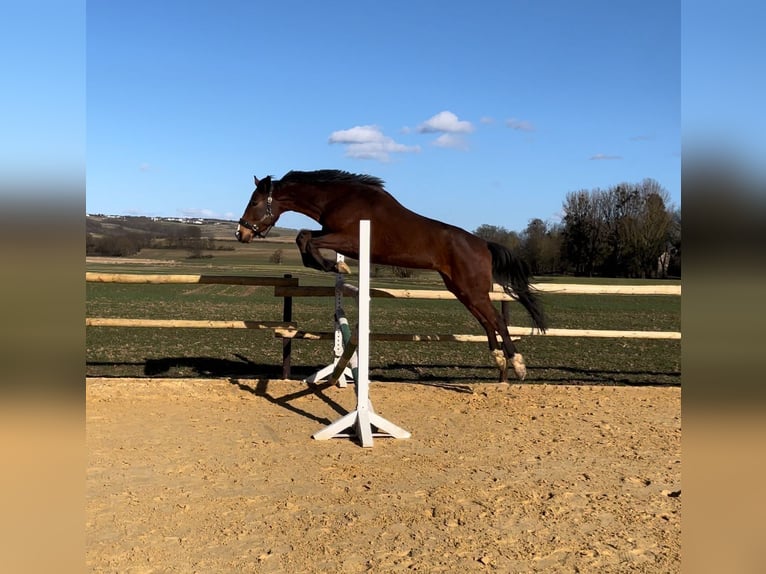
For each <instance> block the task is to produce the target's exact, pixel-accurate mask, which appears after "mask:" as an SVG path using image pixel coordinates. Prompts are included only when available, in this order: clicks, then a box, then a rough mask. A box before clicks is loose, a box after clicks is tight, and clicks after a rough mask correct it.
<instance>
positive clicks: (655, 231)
mask: <svg viewBox="0 0 766 574" xmlns="http://www.w3.org/2000/svg"><path fill="white" fill-rule="evenodd" d="M668 204H669V198H668V193H667V191H666V190H665V189H664V188H663V187H662V186H661V185H660V184H659V183H657V182H656V181H655V180H653V179H645V180H644V181H642V182H641V183H639V184H631V183H621V184H619V185H616V186H614V187H611V188H609V189H608V190H606V191H604V190H601V189H594V190H591V191H587V190H580V191H577V192H572V193H569V194H567V196H566V199H565V201H564V218H563V223H562V229H561V241H562V255H563V257H564V259H565V261H566V263H567V264H568V266H569V268H570V269H571V270H573V271H574V273H575V274H583V275H593V274H595V273H600V274H602V275H608V276H629V277H650V276H653V275H655V274H657V262H658V258H659V257H660V255H662V254H663V253H665V251H667V249H668V247H667V245H668V242H670V241H671V238H672V235H673V229H674V224H673V221H674V220H673V214H672V213H671V212H670V211H669V210H668ZM679 219H680V215H679ZM679 229H680V228H679ZM679 232H680V231H679ZM679 241H680V239H679Z"/></svg>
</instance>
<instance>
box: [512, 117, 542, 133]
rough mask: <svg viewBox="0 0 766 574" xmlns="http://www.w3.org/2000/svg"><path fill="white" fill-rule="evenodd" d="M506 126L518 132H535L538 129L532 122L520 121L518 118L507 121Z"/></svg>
mask: <svg viewBox="0 0 766 574" xmlns="http://www.w3.org/2000/svg"><path fill="white" fill-rule="evenodd" d="M505 125H506V126H508V127H509V128H511V129H512V130H517V131H520V132H533V131H535V130H536V129H537V128H535V126H534V124H533V123H532V122H530V121H527V120H520V119H517V118H511V119H509V120H506V121H505Z"/></svg>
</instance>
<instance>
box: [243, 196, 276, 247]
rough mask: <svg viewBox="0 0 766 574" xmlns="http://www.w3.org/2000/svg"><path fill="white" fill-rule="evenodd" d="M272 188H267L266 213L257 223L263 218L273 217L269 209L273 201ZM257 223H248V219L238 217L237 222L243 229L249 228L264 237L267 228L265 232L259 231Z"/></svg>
mask: <svg viewBox="0 0 766 574" xmlns="http://www.w3.org/2000/svg"><path fill="white" fill-rule="evenodd" d="M272 193H273V189H269V195H268V197H266V214H265V215H264V216H263V217H261V219H260V221H259V222H258V223H262V222H263V220H265V219H267V218H269V219H270V218H272V217H274V212H273V211H272V210H271V202H272V201H274V198H273V197H272ZM258 223H250V222H249V221H246V220H245V219H240V220H239V224H240V225H241V226H242V227H244V228H245V229H249V230H250V231H252V232H253V233H255V234H256V235H257V236H258V237H266V234H268V233H269V230H270V229H271V228H269V229H267V230H266V234H263V233H261V232H260V231H259V227H258Z"/></svg>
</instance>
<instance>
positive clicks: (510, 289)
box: [487, 241, 547, 333]
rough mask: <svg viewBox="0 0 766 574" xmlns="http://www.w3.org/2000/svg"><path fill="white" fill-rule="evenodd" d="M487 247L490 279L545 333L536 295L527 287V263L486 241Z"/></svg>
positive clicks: (540, 307)
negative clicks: (490, 265)
mask: <svg viewBox="0 0 766 574" xmlns="http://www.w3.org/2000/svg"><path fill="white" fill-rule="evenodd" d="M487 247H488V248H489V252H490V253H491V254H492V277H493V279H494V280H495V282H496V283H499V284H500V285H502V286H503V290H505V292H506V293H508V295H510V296H511V297H513V298H514V299H516V300H517V301H518V302H519V303H521V304H522V305H523V306H524V308H525V309H526V310H527V311H528V312H529V316H530V317H532V322H533V323H534V324H535V327H537V328H538V329H540V331H542V332H543V333H545V330H546V328H547V327H546V320H545V315H544V314H543V309H542V306H541V305H540V300H539V299H538V297H537V293H535V292H533V290H532V289H531V288H530V286H529V278H530V273H529V266H528V265H527V263H526V262H525V261H523V260H521V259H519V258H518V257H516V256H515V255H514V254H513V253H511V251H510V250H509V249H508V248H506V247H504V246H502V245H500V244H499V243H493V242H492V241H487Z"/></svg>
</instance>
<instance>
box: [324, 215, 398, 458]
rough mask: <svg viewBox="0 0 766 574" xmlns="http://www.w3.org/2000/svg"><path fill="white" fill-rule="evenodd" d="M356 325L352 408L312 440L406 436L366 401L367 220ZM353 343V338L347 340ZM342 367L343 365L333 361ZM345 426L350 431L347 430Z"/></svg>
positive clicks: (362, 225)
mask: <svg viewBox="0 0 766 574" xmlns="http://www.w3.org/2000/svg"><path fill="white" fill-rule="evenodd" d="M358 301H359V326H358V328H357V349H356V356H357V369H356V371H357V373H356V374H357V377H356V384H355V385H354V389H355V392H356V410H354V411H351V412H350V413H348V414H347V415H344V416H343V417H341V418H340V419H338V420H337V421H335V422H334V423H332V424H330V425H328V426H326V427H325V428H323V429H322V430H320V431H318V432H316V433H314V435H313V438H315V439H316V440H327V439H331V438H349V437H352V436H356V437H357V438H358V439H359V442H360V443H361V444H362V446H363V447H372V446H373V432H372V428H373V427H375V428H376V429H378V432H377V433H374V434H375V436H387V437H393V438H401V439H403V438H410V433H409V432H408V431H406V430H404V429H402V428H400V427H398V426H397V425H395V424H394V423H392V422H390V421H388V420H386V419H384V418H383V417H381V416H380V415H379V414H377V413H376V412H375V411H374V410H373V408H372V402H371V401H370V380H369V366H370V336H369V335H370V222H369V221H367V220H363V221H360V222H359V297H358ZM352 343H353V338H352V340H351V341H349V344H352ZM336 366H337V367H339V368H341V369H342V368H344V367H345V365H343V366H341V365H340V364H338V365H336ZM349 429H351V431H350V432H349Z"/></svg>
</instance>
